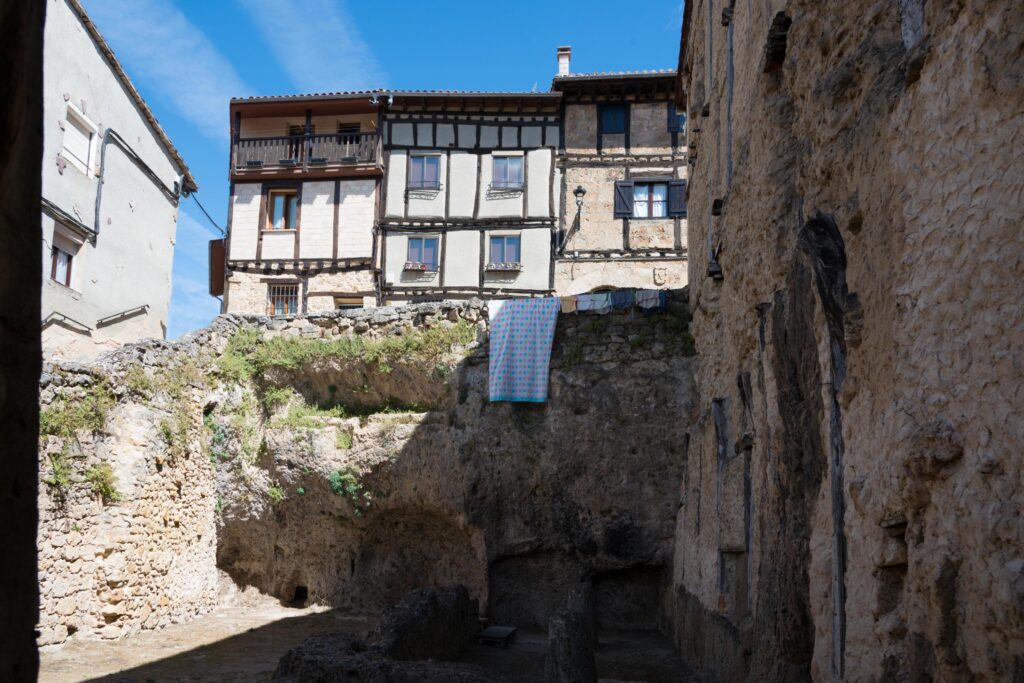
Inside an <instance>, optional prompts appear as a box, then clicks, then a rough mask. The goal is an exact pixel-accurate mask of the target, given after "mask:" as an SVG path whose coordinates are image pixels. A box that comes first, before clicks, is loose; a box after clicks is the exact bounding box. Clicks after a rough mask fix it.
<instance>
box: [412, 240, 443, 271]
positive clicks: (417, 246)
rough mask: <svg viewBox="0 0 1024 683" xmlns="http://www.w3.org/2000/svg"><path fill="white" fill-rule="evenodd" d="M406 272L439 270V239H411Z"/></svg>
mask: <svg viewBox="0 0 1024 683" xmlns="http://www.w3.org/2000/svg"><path fill="white" fill-rule="evenodd" d="M405 269H406V270H427V271H436V270H437V238H436V237H410V238H409V257H408V258H407V259H406V263H405Z"/></svg>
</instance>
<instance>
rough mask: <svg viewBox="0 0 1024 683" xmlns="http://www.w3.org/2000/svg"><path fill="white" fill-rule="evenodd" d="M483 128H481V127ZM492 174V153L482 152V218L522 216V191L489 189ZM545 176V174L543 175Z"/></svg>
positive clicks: (480, 214)
mask: <svg viewBox="0 0 1024 683" xmlns="http://www.w3.org/2000/svg"><path fill="white" fill-rule="evenodd" d="M481 130H483V129H481ZM493 176H494V155H493V154H483V155H481V159H480V213H479V216H480V217H482V218H496V217H502V216H507V217H517V218H522V216H523V193H522V192H509V191H507V190H497V191H495V190H492V189H490V185H491V179H492V178H493ZM545 177H546V176H545Z"/></svg>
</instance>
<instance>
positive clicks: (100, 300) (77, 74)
mask: <svg viewBox="0 0 1024 683" xmlns="http://www.w3.org/2000/svg"><path fill="white" fill-rule="evenodd" d="M44 41H45V42H44V48H45V55H44V60H45V65H44V70H45V79H44V102H43V107H44V116H43V145H44V146H43V173H42V176H43V177H42V241H43V258H42V264H41V267H42V270H43V295H42V337H43V351H44V354H46V355H59V356H64V357H68V358H88V357H91V356H93V355H95V354H96V353H98V352H99V351H102V350H104V349H107V348H111V347H115V346H117V345H119V344H121V343H124V342H127V341H133V340H138V339H141V338H144V337H159V338H162V337H164V336H166V332H167V318H168V312H169V308H170V299H171V265H172V262H173V258H174V240H175V233H176V230H177V219H178V204H179V201H180V199H181V197H182V196H186V195H187V194H188V193H190V192H192V191H195V190H196V189H198V188H197V184H196V181H195V179H194V178H193V177H192V175H191V173H190V172H189V170H188V168H187V166H186V165H185V162H184V161H183V160H182V158H181V156H180V155H179V154H178V152H177V150H175V148H174V146H173V144H172V143H171V141H170V139H169V138H168V137H167V135H166V133H164V131H163V129H162V128H161V127H160V124H159V123H158V122H157V121H156V119H155V118H154V116H153V113H152V111H150V109H149V107H148V106H147V105H146V103H145V102H144V101H143V99H142V97H141V96H140V95H139V93H138V91H136V89H135V87H134V86H133V85H132V83H131V81H130V80H129V78H128V76H127V74H126V73H125V71H124V69H123V68H122V67H121V65H120V64H119V63H118V61H117V59H116V57H115V56H114V54H113V52H112V51H111V49H110V47H109V46H108V45H107V43H106V42H105V41H104V40H103V37H102V36H101V35H100V33H99V31H98V30H97V28H96V26H95V25H94V24H93V23H92V21H91V20H90V19H89V17H88V15H87V14H86V13H85V10H84V9H83V8H82V6H81V4H80V3H79V2H78V0H50V1H49V2H48V3H47V12H46V27H45V34H44Z"/></svg>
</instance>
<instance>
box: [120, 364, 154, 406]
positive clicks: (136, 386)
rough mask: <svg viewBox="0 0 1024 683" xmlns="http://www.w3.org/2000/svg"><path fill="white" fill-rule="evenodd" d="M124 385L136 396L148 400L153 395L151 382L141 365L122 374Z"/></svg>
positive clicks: (134, 366)
mask: <svg viewBox="0 0 1024 683" xmlns="http://www.w3.org/2000/svg"><path fill="white" fill-rule="evenodd" d="M124 384H125V386H126V387H128V391H130V392H132V393H133V394H135V395H136V396H140V397H142V398H144V399H149V398H150V397H151V396H152V395H153V380H152V379H151V378H150V376H149V375H148V374H147V373H146V369H145V368H144V367H142V365H133V366H132V367H130V368H129V369H128V372H126V373H125V374H124Z"/></svg>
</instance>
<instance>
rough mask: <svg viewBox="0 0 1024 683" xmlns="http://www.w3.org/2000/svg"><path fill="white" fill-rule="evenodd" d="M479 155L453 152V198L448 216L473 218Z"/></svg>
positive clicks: (451, 183)
mask: <svg viewBox="0 0 1024 683" xmlns="http://www.w3.org/2000/svg"><path fill="white" fill-rule="evenodd" d="M478 158H479V157H478V155H476V154H470V153H469V152H461V151H455V150H453V151H452V152H451V160H450V161H451V165H452V171H451V177H450V178H449V185H450V186H451V188H450V190H451V198H450V199H449V200H448V215H449V216H450V217H453V218H472V217H473V205H474V203H475V200H476V164H477V159H478Z"/></svg>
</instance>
